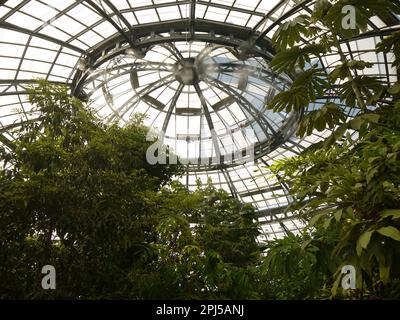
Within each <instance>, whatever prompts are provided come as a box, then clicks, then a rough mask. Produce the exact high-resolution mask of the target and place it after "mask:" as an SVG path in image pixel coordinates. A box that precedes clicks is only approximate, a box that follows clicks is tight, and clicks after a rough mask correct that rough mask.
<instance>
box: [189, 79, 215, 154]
mask: <svg viewBox="0 0 400 320" xmlns="http://www.w3.org/2000/svg"><path fill="white" fill-rule="evenodd" d="M194 88H195V90H196V92H197V95H198V96H199V98H200V102H201V106H202V108H203V111H204V116H205V117H206V120H207V125H208V127H209V129H210V132H211V138H212V142H213V145H214V150H215V156H216V158H217V159H218V160H219V159H220V158H221V151H220V150H219V144H218V137H217V134H216V133H215V129H214V123H213V121H212V119H211V115H210V111H209V110H208V106H207V101H206V99H205V98H204V95H203V92H202V91H201V89H200V87H199V84H198V83H196V84H194Z"/></svg>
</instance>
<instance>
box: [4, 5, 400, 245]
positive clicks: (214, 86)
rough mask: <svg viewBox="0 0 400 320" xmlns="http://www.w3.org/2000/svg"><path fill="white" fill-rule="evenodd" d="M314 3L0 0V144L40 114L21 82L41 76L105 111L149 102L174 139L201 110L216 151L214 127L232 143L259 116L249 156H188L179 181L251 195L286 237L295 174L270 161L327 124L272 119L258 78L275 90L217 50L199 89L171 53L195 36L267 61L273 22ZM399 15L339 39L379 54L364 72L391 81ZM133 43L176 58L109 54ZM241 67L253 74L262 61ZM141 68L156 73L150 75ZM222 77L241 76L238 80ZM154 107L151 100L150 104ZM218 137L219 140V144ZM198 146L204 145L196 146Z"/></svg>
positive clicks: (298, 147)
mask: <svg viewBox="0 0 400 320" xmlns="http://www.w3.org/2000/svg"><path fill="white" fill-rule="evenodd" d="M313 3H314V1H312V0H257V1H247V2H246V1H239V0H226V1H223V2H221V1H214V0H210V1H206V0H171V1H163V2H162V3H155V1H153V0H141V1H134V0H123V1H113V0H76V1H65V2H60V1H56V2H54V3H52V2H50V1H42V0H35V1H33V0H15V1H13V2H12V3H11V1H10V2H9V1H4V0H1V1H0V101H1V102H0V144H3V145H5V146H6V147H8V148H12V147H13V139H14V136H13V130H14V129H15V128H18V126H19V125H20V124H21V123H23V122H25V121H36V120H35V118H34V115H33V114H30V105H29V102H28V100H27V96H26V86H27V85H29V84H32V83H34V79H36V78H45V79H47V80H49V81H52V82H54V83H57V84H65V85H68V86H69V87H70V88H71V93H72V94H74V95H76V96H79V97H85V98H86V97H88V96H93V97H97V98H99V97H100V96H96V95H97V94H98V93H99V94H100V93H101V94H102V95H103V98H104V103H103V102H102V103H101V105H100V104H99V106H98V110H99V115H100V116H104V117H105V118H106V119H108V121H115V120H116V119H119V118H121V117H122V118H123V117H125V116H127V115H128V114H129V112H130V110H131V109H132V107H133V106H135V105H144V104H143V103H145V104H146V105H147V106H151V105H153V109H154V110H156V111H157V112H159V113H160V114H163V115H164V118H163V119H159V120H157V119H158V118H154V119H152V121H153V123H154V124H155V123H156V122H157V121H158V122H159V126H160V128H161V129H162V131H163V132H165V136H164V139H165V140H166V141H170V142H171V141H172V140H174V139H176V140H177V141H179V143H180V142H181V140H182V139H183V138H182V139H180V137H181V136H182V137H185V136H186V137H187V138H188V141H189V140H190V139H192V140H195V139H196V134H194V133H191V131H190V130H188V131H187V132H184V133H181V132H177V133H175V134H174V133H171V132H168V128H169V123H171V122H173V121H175V120H174V119H175V118H176V117H186V118H187V119H188V120H187V123H186V124H185V126H187V127H188V128H189V129H190V125H189V123H192V122H190V121H192V120H193V119H194V118H195V117H197V116H199V117H200V115H204V120H201V123H200V127H201V128H205V127H208V128H209V129H211V128H214V129H216V130H215V131H216V132H217V133H212V134H211V136H210V138H211V139H210V140H212V141H214V148H215V150H214V154H216V155H218V154H219V153H222V151H223V149H224V148H225V147H226V146H225V143H226V142H224V143H222V142H221V141H222V140H221V139H222V138H221V137H222V135H221V134H220V133H218V130H217V129H218V128H219V127H221V126H223V127H229V126H232V127H233V128H232V130H231V131H229V133H228V134H226V135H224V138H226V139H230V140H232V141H233V142H232V145H233V146H237V145H238V144H239V143H238V141H237V138H236V137H237V135H244V134H243V132H244V130H243V128H244V127H246V126H247V127H251V128H253V130H254V129H255V128H256V130H255V131H257V134H258V135H259V136H262V137H263V138H262V139H259V141H258V143H256V145H255V153H256V157H255V162H254V163H245V164H235V163H233V164H232V165H224V163H223V162H224V156H223V154H221V159H222V164H221V165H211V166H210V165H198V166H197V167H195V168H194V167H190V166H189V165H188V172H187V174H186V176H185V177H184V178H183V182H184V183H185V184H186V185H187V186H188V187H189V188H193V187H194V186H195V180H196V179H197V178H198V179H200V180H202V181H203V182H205V181H206V180H207V178H209V177H210V178H212V179H213V182H214V183H215V185H216V186H217V187H221V188H224V189H225V190H226V191H228V192H230V193H231V194H232V196H234V197H237V198H238V199H241V200H243V201H245V202H250V203H252V204H253V205H255V206H256V207H257V208H258V210H259V214H260V221H262V223H263V224H265V226H264V234H265V236H266V237H267V238H268V237H275V236H277V237H279V236H281V235H282V234H283V233H284V232H285V230H291V231H294V230H297V229H300V228H301V226H302V223H301V221H299V220H297V219H296V218H294V217H292V215H291V213H290V210H289V209H290V207H289V204H290V202H291V199H290V197H289V196H288V193H287V188H288V186H287V185H286V182H285V181H283V180H282V178H281V177H279V176H278V175H275V174H274V173H272V172H269V169H268V164H271V163H273V161H274V160H275V159H277V158H281V157H288V156H291V155H295V154H298V153H300V152H301V151H302V150H303V149H304V148H306V147H307V146H309V145H311V144H313V143H316V142H318V141H320V140H321V139H323V138H324V137H325V136H326V135H327V134H328V131H324V132H321V133H318V132H315V133H314V134H313V135H311V136H310V137H307V138H304V139H297V138H296V137H294V136H293V132H294V130H295V128H296V125H297V121H298V120H299V117H301V114H296V115H293V116H291V117H287V118H286V119H285V117H284V118H282V121H285V120H286V123H284V124H282V125H280V126H279V128H276V127H275V126H274V125H273V123H274V121H276V119H277V118H276V119H275V118H273V119H271V115H270V114H268V113H267V110H266V109H265V108H260V107H259V106H257V103H259V102H257V101H258V100H257V94H256V93H254V92H257V90H260V92H263V93H262V95H264V94H265V95H267V94H268V92H266V91H265V90H264V91H265V92H264V91H263V90H262V89H260V88H259V87H257V85H258V83H257V81H258V80H256V79H255V77H254V76H250V77H248V76H247V75H246V74H244V76H243V77H242V78H240V77H238V78H237V79H236V78H235V77H232V74H235V72H236V73H240V70H242V69H243V66H241V65H240V64H239V65H238V64H235V63H230V62H226V61H225V62H224V61H222V62H221V61H219V63H218V64H219V70H218V73H219V75H220V77H219V78H216V77H210V76H208V77H204V78H203V79H202V80H201V82H199V83H196V84H195V85H193V88H192V89H193V90H192V89H191V90H188V89H187V86H185V85H183V84H176V79H175V78H174V76H171V75H169V76H167V75H165V73H166V72H168V71H169V70H170V68H172V67H173V64H175V63H176V61H182V60H183V58H184V55H185V53H184V52H183V51H182V47H179V46H181V44H186V45H187V47H188V48H189V47H190V46H195V45H196V43H206V44H213V45H219V46H220V47H221V48H229V50H230V53H226V54H227V55H229V54H231V55H232V56H234V57H236V58H240V59H243V60H246V59H252V57H257V59H258V58H259V59H263V60H264V61H265V62H266V63H268V61H270V59H271V58H272V57H273V56H274V54H275V52H274V50H273V47H272V45H271V42H270V40H269V39H270V38H271V36H272V34H273V32H274V31H275V30H276V29H277V28H278V27H279V26H280V25H281V24H282V23H284V22H285V21H287V20H289V19H291V17H292V16H294V15H297V14H302V13H306V12H310V10H311V7H312V5H313ZM399 25H400V23H399V17H398V16H396V15H394V14H392V13H390V12H388V14H387V15H385V16H384V17H375V18H374V19H371V21H370V22H369V29H368V30H367V31H366V32H365V33H363V34H361V35H359V36H357V37H355V38H353V39H348V40H346V41H344V40H343V41H342V42H343V48H344V53H345V54H346V55H347V56H349V57H351V58H352V59H360V60H364V61H368V62H371V63H373V65H374V67H373V68H371V69H368V71H362V72H364V73H365V74H368V75H373V76H378V77H380V78H383V79H385V80H386V81H387V83H388V84H390V83H393V82H396V81H397V79H398V76H399V74H398V70H394V69H393V68H391V67H390V63H391V61H392V59H393V58H392V57H391V55H385V54H382V55H379V56H377V55H375V54H374V49H375V46H376V43H377V42H379V40H380V39H382V38H383V37H384V36H385V35H387V34H388V33H390V32H392V31H393V30H399V29H400V27H399ZM129 49H133V52H134V54H139V55H140V54H143V55H144V54H145V53H147V54H148V55H154V54H156V53H155V52H154V51H155V50H158V51H159V52H161V51H162V52H164V53H163V54H164V56H165V59H169V57H172V58H171V59H172V60H173V61H172V60H171V61H170V63H171V65H168V63H167V62H166V61H164V62H163V63H162V64H160V63H159V64H157V63H154V61H153V63H152V64H149V63H143V61H142V62H141V61H140V59H137V60H136V61H135V62H134V63H132V61H129V62H128V63H127V64H124V63H119V64H116V65H115V66H110V63H111V62H112V61H114V60H115V59H118V57H120V56H125V55H126V53H127V52H128V51H127V50H129ZM183 49H184V50H186V49H185V48H183ZM135 50H138V51H135ZM218 50H219V49H218ZM224 54H225V53H224ZM160 57H161V56H160ZM163 59H164V58H163ZM240 59H239V60H240ZM338 60H339V58H338V56H337V55H335V54H333V55H327V56H323V57H321V59H320V61H319V63H320V64H321V66H323V67H325V68H326V69H327V70H329V69H330V68H333V67H334V66H335V63H337V61H338ZM246 68H247V69H248V70H247V71H246V72H249V73H250V74H251V73H254V72H255V71H256V70H257V69H259V68H254V69H252V68H251V67H250V66H246ZM146 73H147V75H146ZM261 76H262V77H263V78H264V79H268V82H269V83H270V84H271V85H272V84H276V83H278V87H277V88H276V89H277V91H279V90H281V89H283V86H284V85H285V81H287V82H286V85H289V84H290V79H289V78H287V79H286V78H285V79H280V78H279V77H276V76H275V75H273V74H272V73H268V71H267V70H262V73H261ZM146 77H150V78H151V77H153V79H150V80H149V81H148V82H147V83H146V85H143V83H144V82H145V80H144V79H146ZM120 79H123V80H120ZM227 79H231V80H229V81H231V82H235V81H236V82H238V83H236V84H235V85H233V83H229V81H226V80H227ZM232 79H235V80H232ZM88 83H92V86H88ZM174 83H175V84H174ZM236 85H237V87H235V86H236ZM279 86H281V87H279ZM248 87H249V88H250V87H252V88H253V89H252V90H253V91H254V92H248V91H249V90H250V89H248ZM132 90H133V91H135V92H136V95H135V96H134V97H132V98H131V99H128V100H126V101H124V102H122V103H120V100H118V99H122V97H123V96H124V95H125V94H127V93H129V92H132ZM167 91H168V92H170V93H171V94H170V96H169V98H165V99H158V100H157V99H156V100H157V101H155V100H152V99H155V95H159V96H160V97H162V95H163V93H162V92H164V94H165V92H167ZM160 92H161V93H160ZM242 92H243V93H242ZM273 92H274V91H272V90H271V91H270V93H271V94H273ZM192 94H195V95H196V96H197V98H195V99H193V100H192V101H191V102H190V104H189V105H184V103H183V100H182V99H183V97H192V96H194V95H192ZM106 98H107V99H106ZM327 100H330V101H337V94H336V93H335V88H332V90H331V91H330V92H326V94H325V96H324V97H320V98H319V100H317V102H316V103H315V104H313V105H310V106H309V108H308V109H306V110H304V112H305V113H307V112H310V111H312V110H314V109H315V108H318V107H319V106H321V105H323V104H324V103H325V102H326V101H327ZM98 101H100V100H98ZM116 101H117V103H120V104H119V105H118V106H117V107H115V106H114V103H115V102H116ZM210 101H213V102H210ZM232 104H237V106H238V108H237V109H232V110H231V107H230V106H231V105H232ZM153 109H146V110H147V111H148V112H149V113H151V112H154V111H152V110H153ZM160 109H163V110H162V111H161V110H160ZM177 109H179V110H178V111H176V110H177ZM150 111H151V112H150ZM102 112H103V113H104V114H102ZM239 114H243V115H244V119H239V118H240V117H239ZM352 116H354V114H350V113H349V117H352ZM186 118H185V119H186ZM176 119H178V118H176ZM179 119H183V118H179ZM230 119H233V120H230ZM274 119H275V120H274ZM180 125H181V124H180ZM176 126H177V125H176ZM225 136H226V137H225ZM245 138H248V137H245ZM201 143H203V144H205V143H206V142H204V141H203V142H201ZM218 145H220V146H221V147H220V148H218V147H215V146H218ZM188 146H189V144H188ZM188 148H189V147H188ZM201 148H204V145H201V146H200V147H199V150H200V149H201ZM188 152H189V150H188ZM210 163H211V160H210ZM211 164H212V163H211Z"/></svg>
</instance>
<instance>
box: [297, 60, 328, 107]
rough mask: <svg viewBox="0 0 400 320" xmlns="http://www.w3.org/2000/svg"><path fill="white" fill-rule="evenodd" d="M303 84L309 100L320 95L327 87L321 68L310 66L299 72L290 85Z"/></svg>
mask: <svg viewBox="0 0 400 320" xmlns="http://www.w3.org/2000/svg"><path fill="white" fill-rule="evenodd" d="M300 86H303V87H305V89H306V90H307V94H308V96H309V99H310V101H315V100H316V98H317V97H322V96H323V95H324V92H325V90H326V89H327V88H328V87H329V83H328V81H327V80H326V74H325V71H324V70H323V69H318V68H311V69H308V70H306V71H304V72H303V73H301V74H299V75H298V76H297V78H296V79H295V81H293V83H292V87H300Z"/></svg>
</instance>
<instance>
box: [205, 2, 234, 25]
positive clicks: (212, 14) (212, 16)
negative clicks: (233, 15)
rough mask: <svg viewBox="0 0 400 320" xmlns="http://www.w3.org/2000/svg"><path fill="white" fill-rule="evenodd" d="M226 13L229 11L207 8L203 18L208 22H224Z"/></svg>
mask: <svg viewBox="0 0 400 320" xmlns="http://www.w3.org/2000/svg"><path fill="white" fill-rule="evenodd" d="M228 13H229V10H226V9H222V8H215V7H212V6H209V7H208V10H207V12H206V15H205V17H204V18H205V19H208V20H213V21H221V22H223V21H225V19H226V16H227V15H228Z"/></svg>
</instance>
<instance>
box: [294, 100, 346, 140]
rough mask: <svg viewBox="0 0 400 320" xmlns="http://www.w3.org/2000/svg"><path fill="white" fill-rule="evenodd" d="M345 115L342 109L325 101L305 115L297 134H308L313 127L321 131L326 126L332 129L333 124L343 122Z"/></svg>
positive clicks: (301, 135)
mask: <svg viewBox="0 0 400 320" xmlns="http://www.w3.org/2000/svg"><path fill="white" fill-rule="evenodd" d="M346 118H347V116H346V114H345V113H344V112H343V110H342V109H341V108H340V107H339V106H338V105H336V104H334V103H327V104H325V105H324V106H322V107H321V109H319V110H314V111H312V112H310V113H309V114H308V115H306V116H305V117H304V118H303V119H302V121H301V123H300V126H299V129H298V131H297V135H298V136H299V137H304V135H305V134H307V135H310V134H311V133H312V132H313V130H314V129H317V130H318V131H323V130H325V129H326V128H327V127H329V128H331V129H333V128H334V127H335V126H337V125H339V124H341V123H343V122H344V121H345V120H346Z"/></svg>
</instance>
